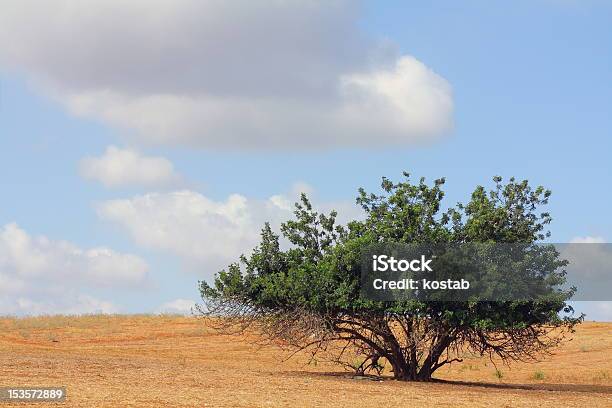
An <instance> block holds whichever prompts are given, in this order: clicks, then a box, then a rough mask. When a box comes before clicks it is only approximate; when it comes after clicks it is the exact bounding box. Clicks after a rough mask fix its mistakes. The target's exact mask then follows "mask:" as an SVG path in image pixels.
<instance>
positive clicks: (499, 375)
mask: <svg viewBox="0 0 612 408" xmlns="http://www.w3.org/2000/svg"><path fill="white" fill-rule="evenodd" d="M495 377H497V379H498V380H501V379H502V378H504V373H502V372H501V371H500V370H499V369H495Z"/></svg>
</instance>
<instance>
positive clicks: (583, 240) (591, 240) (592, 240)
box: [570, 236, 606, 244]
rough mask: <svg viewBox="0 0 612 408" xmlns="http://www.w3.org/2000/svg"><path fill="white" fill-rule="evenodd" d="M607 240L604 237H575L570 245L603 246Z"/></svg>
mask: <svg viewBox="0 0 612 408" xmlns="http://www.w3.org/2000/svg"><path fill="white" fill-rule="evenodd" d="M605 242H606V240H605V239H603V238H602V237H591V236H585V237H574V238H572V239H571V240H570V244H603V243H605Z"/></svg>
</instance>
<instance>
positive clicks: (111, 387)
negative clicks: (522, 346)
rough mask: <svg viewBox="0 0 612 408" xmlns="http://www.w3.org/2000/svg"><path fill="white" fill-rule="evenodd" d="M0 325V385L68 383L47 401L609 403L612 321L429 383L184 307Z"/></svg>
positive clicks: (472, 363) (473, 363)
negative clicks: (228, 333)
mask: <svg viewBox="0 0 612 408" xmlns="http://www.w3.org/2000/svg"><path fill="white" fill-rule="evenodd" d="M0 333H1V334H0V356H1V359H2V360H1V362H0V378H2V385H11V386H25V385H27V386H50V385H55V386H59V385H66V386H67V387H68V395H69V396H68V400H67V401H66V403H64V404H53V405H54V406H68V407H101V406H104V407H126V406H134V407H282V406H287V407H345V406H376V405H379V404H383V405H384V406H398V407H400V406H401V407H410V406H415V407H416V406H448V407H457V406H465V407H475V406H483V407H491V406H496V407H533V406H538V407H546V406H550V407H559V406H564V407H570V406H580V407H597V406H602V407H604V406H605V407H612V378H611V377H612V357H611V356H612V323H585V324H583V325H581V327H579V329H578V331H577V333H576V334H575V336H574V340H573V341H571V342H569V343H567V344H565V345H564V346H563V347H562V348H561V349H559V350H558V352H557V353H556V355H555V356H553V357H550V358H548V359H547V360H545V361H543V362H540V363H536V364H517V365H513V366H512V367H510V368H508V367H505V366H500V365H497V367H495V366H494V365H493V364H492V363H491V362H490V361H486V360H484V359H481V358H476V357H474V356H465V357H466V358H465V360H464V362H463V363H458V364H455V365H453V366H452V367H450V368H449V369H442V370H441V371H440V372H439V373H438V375H437V377H438V378H440V379H443V380H446V381H447V382H438V383H428V384H424V383H401V382H397V381H392V380H390V379H385V380H384V381H370V380H367V379H366V380H363V379H361V380H357V379H352V378H351V377H350V376H348V375H347V374H346V373H343V372H342V371H339V368H338V367H336V366H331V365H326V364H318V365H316V366H313V365H305V361H306V359H305V357H297V358H293V359H291V360H289V361H286V362H284V361H283V355H282V354H281V353H280V352H279V351H278V350H275V349H272V348H266V349H258V348H257V347H255V346H253V345H252V344H250V343H248V342H247V341H246V340H247V339H244V338H234V337H223V336H219V335H216V334H214V333H212V332H210V331H209V330H207V329H205V328H204V325H203V322H202V321H200V320H197V319H194V318H186V317H177V316H82V317H66V316H54V317H41V318H27V319H12V318H5V319H0ZM496 370H499V372H500V373H501V378H499V377H500V375H499V374H497V375H496V372H497V371H496ZM44 405H45V404H44V403H38V404H36V406H40V407H42V406H44ZM1 406H2V407H4V406H10V405H9V404H5V403H4V404H1ZM16 406H20V407H23V406H24V405H16Z"/></svg>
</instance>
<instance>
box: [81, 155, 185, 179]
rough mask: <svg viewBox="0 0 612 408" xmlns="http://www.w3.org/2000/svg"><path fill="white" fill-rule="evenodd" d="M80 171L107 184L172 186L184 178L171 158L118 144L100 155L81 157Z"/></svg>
mask: <svg viewBox="0 0 612 408" xmlns="http://www.w3.org/2000/svg"><path fill="white" fill-rule="evenodd" d="M79 170H80V173H81V176H82V177H84V178H86V179H90V180H96V181H99V182H101V183H102V184H104V185H105V186H106V187H122V186H147V187H155V186H172V185H176V184H177V183H180V181H181V176H180V175H179V174H178V173H177V172H176V171H175V170H174V166H173V165H172V163H171V162H170V161H169V160H167V159H165V158H163V157H147V156H143V155H142V154H140V153H139V152H137V151H136V150H132V149H120V148H118V147H116V146H109V147H108V148H107V149H106V152H105V153H104V155H103V156H101V157H86V158H84V159H82V160H81V162H80V166H79Z"/></svg>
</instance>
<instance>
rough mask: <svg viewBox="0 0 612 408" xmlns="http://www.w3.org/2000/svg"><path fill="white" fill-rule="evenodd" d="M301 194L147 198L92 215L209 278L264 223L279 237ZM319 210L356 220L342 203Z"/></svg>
mask: <svg viewBox="0 0 612 408" xmlns="http://www.w3.org/2000/svg"><path fill="white" fill-rule="evenodd" d="M305 188H306V189H307V186H304V185H296V187H294V190H296V191H295V192H294V193H292V194H290V195H283V194H280V195H274V196H272V197H270V198H269V199H267V200H258V199H251V198H247V197H245V196H242V195H240V194H232V195H230V196H229V197H227V198H226V199H225V200H222V201H215V200H212V199H210V198H208V197H206V196H204V195H202V194H200V193H198V192H194V191H189V190H184V191H176V192H169V193H151V194H145V195H141V196H136V197H133V198H130V199H119V200H110V201H106V202H102V203H99V204H98V206H97V211H98V214H99V215H100V217H102V218H103V219H105V220H108V221H112V222H115V223H117V224H119V225H120V226H122V227H123V228H124V229H125V230H127V232H128V233H129V234H130V236H131V237H132V238H133V239H134V241H135V242H136V243H137V244H139V245H141V246H144V247H146V248H151V249H156V250H162V251H165V252H168V253H172V254H174V255H177V256H179V257H181V258H183V259H184V260H186V261H187V262H190V263H193V264H194V265H196V266H197V267H199V268H200V269H199V270H200V271H202V270H203V272H204V273H205V274H206V275H207V276H209V277H210V276H212V275H213V274H214V273H215V272H217V271H218V268H220V267H225V266H226V265H227V264H228V263H229V262H234V261H236V260H237V258H238V256H239V255H240V254H242V253H248V252H250V251H251V249H253V248H254V247H255V246H256V245H257V244H258V242H259V238H260V232H261V228H262V227H263V225H264V223H265V222H266V221H268V222H270V223H271V224H272V227H273V228H274V229H275V230H276V231H277V232H278V227H279V225H280V223H281V222H282V221H285V220H287V219H290V218H292V217H293V214H292V211H293V205H292V204H293V202H294V201H295V200H296V198H297V197H296V195H295V193H297V191H298V190H304V189H305ZM315 204H316V202H315ZM319 208H321V211H324V212H328V211H329V210H330V209H337V210H338V211H339V213H340V216H341V217H342V218H339V221H341V222H342V221H346V220H347V219H351V218H357V217H359V215H360V214H361V212H360V210H359V209H358V208H357V207H356V206H354V205H351V204H349V203H346V202H339V203H325V204H324V205H322V206H320V207H319Z"/></svg>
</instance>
